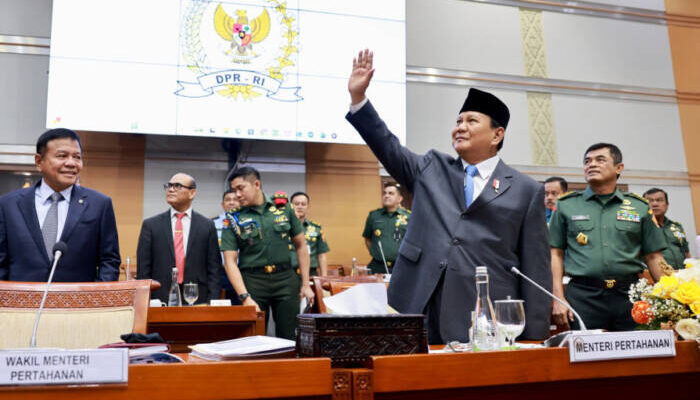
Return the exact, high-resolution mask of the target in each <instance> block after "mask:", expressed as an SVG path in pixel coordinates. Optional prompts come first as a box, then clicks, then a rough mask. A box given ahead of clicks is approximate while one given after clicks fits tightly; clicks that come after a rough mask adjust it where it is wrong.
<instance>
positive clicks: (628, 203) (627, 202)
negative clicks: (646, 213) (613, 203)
mask: <svg viewBox="0 0 700 400" xmlns="http://www.w3.org/2000/svg"><path fill="white" fill-rule="evenodd" d="M622 204H623V205H626V206H629V205H630V204H632V202H631V201H629V200H627V199H624V200H622Z"/></svg>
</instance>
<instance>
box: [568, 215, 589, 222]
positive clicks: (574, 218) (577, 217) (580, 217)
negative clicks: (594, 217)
mask: <svg viewBox="0 0 700 400" xmlns="http://www.w3.org/2000/svg"><path fill="white" fill-rule="evenodd" d="M590 219H591V216H590V215H572V216H571V220H572V221H588V220H590Z"/></svg>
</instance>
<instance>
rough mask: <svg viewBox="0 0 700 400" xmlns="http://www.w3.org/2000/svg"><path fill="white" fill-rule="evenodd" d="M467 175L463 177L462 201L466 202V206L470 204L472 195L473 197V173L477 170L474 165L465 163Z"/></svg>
mask: <svg viewBox="0 0 700 400" xmlns="http://www.w3.org/2000/svg"><path fill="white" fill-rule="evenodd" d="M466 172H467V176H466V177H465V179H464V201H465V202H466V204H467V208H469V205H470V204H472V197H474V175H476V174H477V172H479V170H478V169H476V166H475V165H467V168H466Z"/></svg>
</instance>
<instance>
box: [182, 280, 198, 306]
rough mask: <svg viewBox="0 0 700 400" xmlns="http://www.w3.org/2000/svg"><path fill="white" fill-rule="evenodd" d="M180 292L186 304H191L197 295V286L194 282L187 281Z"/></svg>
mask: <svg viewBox="0 0 700 400" xmlns="http://www.w3.org/2000/svg"><path fill="white" fill-rule="evenodd" d="M182 294H183V296H184V297H185V301H186V302H187V304H189V305H192V304H194V302H195V301H197V298H198V297H199V286H198V285H197V284H196V283H192V282H188V283H185V286H184V287H183V288H182Z"/></svg>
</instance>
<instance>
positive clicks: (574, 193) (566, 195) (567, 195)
mask: <svg viewBox="0 0 700 400" xmlns="http://www.w3.org/2000/svg"><path fill="white" fill-rule="evenodd" d="M580 195H581V192H577V191H575V190H572V191H570V192H566V193H564V194H562V195H561V196H559V199H558V200H559V201H561V200H566V199H570V198H574V197H577V196H580Z"/></svg>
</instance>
